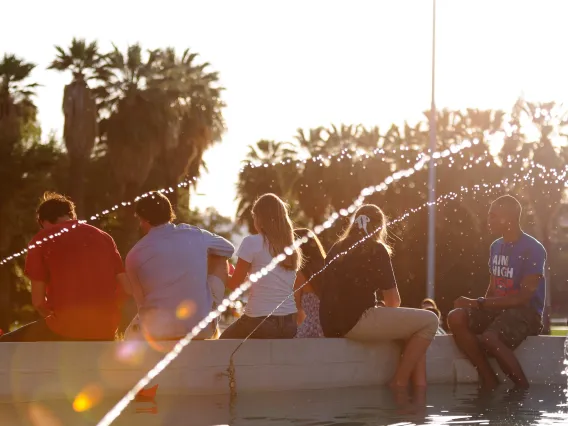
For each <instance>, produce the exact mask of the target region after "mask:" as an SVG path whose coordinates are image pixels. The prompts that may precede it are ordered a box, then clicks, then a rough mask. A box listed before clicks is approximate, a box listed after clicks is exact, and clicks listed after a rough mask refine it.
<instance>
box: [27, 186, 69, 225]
mask: <svg viewBox="0 0 568 426" xmlns="http://www.w3.org/2000/svg"><path fill="white" fill-rule="evenodd" d="M36 213H37V220H38V221H39V222H44V221H47V222H49V223H52V224H56V223H57V222H58V220H59V219H61V218H64V217H69V218H70V219H76V218H77V215H76V214H75V204H74V203H73V201H71V199H69V198H68V197H66V196H64V195H61V194H57V193H55V192H46V193H44V194H43V198H42V200H41V202H40V204H39V206H38V208H37V212H36Z"/></svg>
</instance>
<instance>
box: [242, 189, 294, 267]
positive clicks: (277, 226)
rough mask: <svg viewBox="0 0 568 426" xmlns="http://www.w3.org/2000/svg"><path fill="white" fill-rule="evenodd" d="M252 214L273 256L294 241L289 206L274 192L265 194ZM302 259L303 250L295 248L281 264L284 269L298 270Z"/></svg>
mask: <svg viewBox="0 0 568 426" xmlns="http://www.w3.org/2000/svg"><path fill="white" fill-rule="evenodd" d="M252 214H253V216H254V220H255V223H256V224H257V226H258V228H259V231H260V232H261V234H262V235H263V236H264V238H265V239H266V240H267V242H268V245H269V248H270V252H271V255H272V256H278V255H279V254H281V253H284V249H285V248H286V247H289V246H291V245H292V243H293V242H294V230H293V226H292V221H291V220H290V217H289V215H288V206H287V205H286V204H285V203H284V202H283V201H282V200H281V199H280V198H279V197H278V196H277V195H274V194H264V195H263V196H261V197H260V198H259V199H258V200H256V202H255V203H254V206H253V207H252ZM301 261H302V255H301V251H300V250H299V249H296V250H294V252H293V253H292V255H290V256H286V259H284V260H283V261H282V262H280V266H282V267H283V268H284V269H289V270H298V269H299V268H300V265H301Z"/></svg>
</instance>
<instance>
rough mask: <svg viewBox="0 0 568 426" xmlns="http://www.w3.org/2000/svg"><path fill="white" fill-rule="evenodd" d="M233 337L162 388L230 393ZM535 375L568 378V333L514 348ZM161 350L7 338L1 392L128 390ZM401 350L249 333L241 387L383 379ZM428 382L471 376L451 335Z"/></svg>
mask: <svg viewBox="0 0 568 426" xmlns="http://www.w3.org/2000/svg"><path fill="white" fill-rule="evenodd" d="M238 344H239V341H236V340H216V341H199V342H192V343H191V344H190V345H189V346H188V347H186V349H185V350H184V351H183V352H182V354H181V355H180V356H179V358H178V359H176V360H175V361H174V362H173V363H172V364H171V365H170V366H169V367H168V368H167V369H166V370H165V371H164V372H162V373H161V374H160V375H159V376H158V377H157V378H156V379H155V383H158V384H159V385H160V390H159V393H160V394H162V395H165V394H190V395H214V394H217V395H219V394H227V393H229V386H228V383H229V380H228V376H227V372H226V369H227V367H228V362H229V356H230V354H231V353H232V351H233V350H234V349H235V348H236V346H237V345H238ZM516 353H517V356H518V357H519V359H520V361H521V364H522V365H523V368H524V370H525V372H526V374H527V376H528V378H529V380H530V381H531V382H532V383H535V384H566V376H563V375H562V374H561V373H562V371H563V369H564V365H563V361H564V338H563V337H549V336H539V337H530V338H529V339H528V340H527V341H526V342H524V343H523V344H522V345H521V346H520V347H519V348H518V349H517V351H516ZM161 356H162V353H161V352H159V351H157V350H156V349H155V348H153V347H151V346H149V345H147V344H145V343H137V344H133V343H132V342H130V343H120V342H116V343H111V342H108V343H105V342H100V343H99V342H97V343H86V342H85V343H82V342H81V343H3V344H1V345H0V375H1V376H2V377H0V400H1V401H30V400H39V399H43V400H44V399H54V398H73V396H75V395H77V393H78V392H80V391H81V390H83V389H85V387H87V386H91V387H92V386H96V387H100V390H101V391H103V392H104V394H105V395H109V394H113V395H114V394H123V393H124V392H125V391H126V390H128V389H129V388H130V387H131V386H132V385H134V383H136V382H137V381H138V380H139V379H140V378H141V377H142V375H143V374H144V373H146V372H147V371H148V370H149V369H150V368H151V367H153V366H154V365H155V364H156V363H157V362H158V361H159V360H160V359H161ZM398 356H399V347H398V345H397V344H396V343H393V342H383V343H378V344H361V343H355V342H352V341H348V340H345V339H294V340H250V341H248V342H246V343H245V344H244V345H243V346H242V347H241V348H240V349H239V351H238V352H237V354H236V355H235V358H234V361H235V368H236V382H237V390H238V391H239V392H240V393H243V392H251V391H284V390H299V389H326V388H339V387H349V386H362V385H374V384H381V383H385V382H386V381H387V380H388V379H389V378H390V376H391V375H392V373H393V371H394V369H395V366H396V362H397V359H398ZM428 380H429V382H430V383H446V384H451V383H471V382H475V381H477V373H476V372H475V370H474V369H473V368H472V367H471V365H470V364H469V362H468V361H466V360H465V359H464V358H463V356H462V355H461V354H460V353H459V351H458V350H457V349H456V347H455V345H454V343H453V340H452V338H451V336H438V337H436V338H435V340H434V342H433V343H432V345H431V347H430V349H429V351H428Z"/></svg>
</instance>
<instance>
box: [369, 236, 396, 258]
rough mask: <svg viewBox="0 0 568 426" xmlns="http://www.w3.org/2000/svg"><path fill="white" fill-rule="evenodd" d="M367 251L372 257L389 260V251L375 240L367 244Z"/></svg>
mask: <svg viewBox="0 0 568 426" xmlns="http://www.w3.org/2000/svg"><path fill="white" fill-rule="evenodd" d="M367 247H368V250H365V251H366V252H367V253H369V255H370V256H372V257H388V258H390V254H389V251H388V250H387V248H386V247H385V245H384V244H383V243H381V242H380V241H376V240H371V241H368V242H367Z"/></svg>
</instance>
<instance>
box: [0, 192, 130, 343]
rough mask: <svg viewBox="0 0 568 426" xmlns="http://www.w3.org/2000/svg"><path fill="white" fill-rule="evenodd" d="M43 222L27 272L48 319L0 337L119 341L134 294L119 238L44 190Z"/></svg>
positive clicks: (34, 299)
mask: <svg viewBox="0 0 568 426" xmlns="http://www.w3.org/2000/svg"><path fill="white" fill-rule="evenodd" d="M37 221H38V223H39V225H40V227H41V228H42V229H41V231H39V232H38V233H37V234H36V236H35V237H34V238H33V240H32V242H31V243H30V246H29V247H28V249H29V251H28V256H27V258H26V268H25V274H26V276H27V277H28V278H29V279H30V280H31V283H32V303H33V305H34V307H35V309H36V310H37V311H38V312H39V314H40V315H41V316H42V318H43V319H40V320H38V321H36V322H33V323H30V324H27V325H25V326H23V327H21V328H19V329H18V330H16V331H13V332H12V333H8V334H5V335H3V336H2V337H0V341H1V342H36V341H65V340H67V341H73V340H113V339H114V337H115V333H116V329H117V327H118V324H119V321H120V307H121V306H120V305H121V302H122V301H123V299H124V296H125V292H126V293H130V291H129V283H128V279H127V278H126V274H125V273H124V267H123V264H122V259H121V257H120V254H119V253H118V250H117V248H116V244H115V243H114V240H113V239H112V238H111V236H110V235H108V234H107V233H105V232H103V231H101V230H100V229H97V228H95V227H94V226H90V225H87V224H85V223H79V221H77V217H76V215H75V205H74V204H73V202H72V201H71V200H70V199H68V198H67V197H65V196H62V195H59V194H53V193H46V194H45V195H44V199H43V201H42V203H41V204H40V206H39V208H38V210H37Z"/></svg>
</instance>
